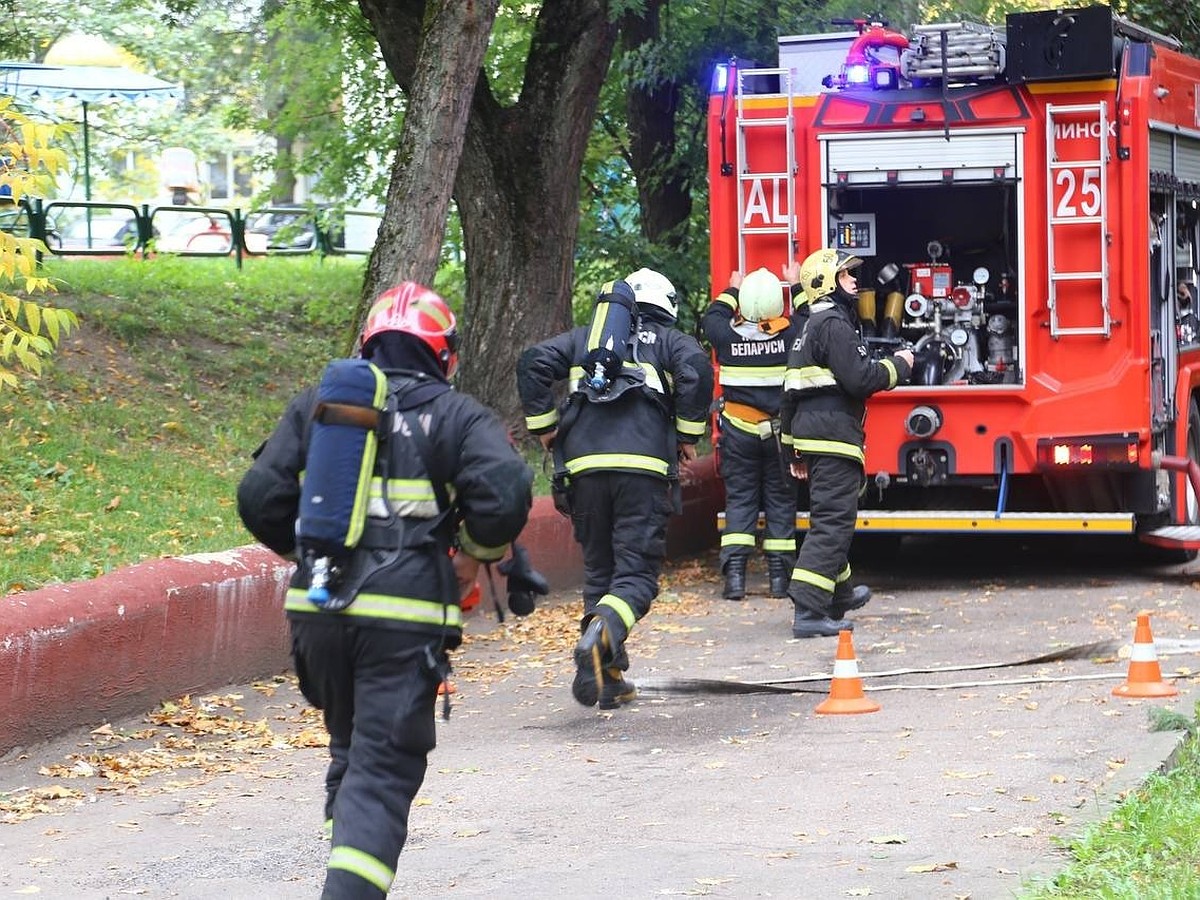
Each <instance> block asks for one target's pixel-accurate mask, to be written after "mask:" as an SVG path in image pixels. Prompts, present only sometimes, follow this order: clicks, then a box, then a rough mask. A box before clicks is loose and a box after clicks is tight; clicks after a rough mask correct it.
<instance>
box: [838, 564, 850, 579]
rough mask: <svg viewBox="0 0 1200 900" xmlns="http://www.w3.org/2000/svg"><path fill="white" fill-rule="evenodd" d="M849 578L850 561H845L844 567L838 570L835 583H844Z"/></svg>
mask: <svg viewBox="0 0 1200 900" xmlns="http://www.w3.org/2000/svg"><path fill="white" fill-rule="evenodd" d="M849 580H850V563H846V568H844V569H842V571H840V572H838V577H837V583H838V584H844V583H845V582H847V581H849Z"/></svg>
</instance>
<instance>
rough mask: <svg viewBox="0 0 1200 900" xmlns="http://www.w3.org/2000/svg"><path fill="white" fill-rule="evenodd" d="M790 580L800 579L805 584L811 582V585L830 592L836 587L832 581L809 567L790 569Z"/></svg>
mask: <svg viewBox="0 0 1200 900" xmlns="http://www.w3.org/2000/svg"><path fill="white" fill-rule="evenodd" d="M792 581H802V582H804V583H805V584H811V585H812V586H813V587H815V588H818V589H819V590H822V591H826V592H827V593H830V594H832V593H833V589H834V588H835V587H836V585H835V584H834V582H832V581H830V580H829V579H828V578H826V577H825V576H824V575H818V574H817V573H816V572H813V571H810V570H809V569H801V568H799V567H797V568H795V569H792Z"/></svg>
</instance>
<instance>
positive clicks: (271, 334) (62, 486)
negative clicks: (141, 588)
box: [0, 257, 363, 594]
mask: <svg viewBox="0 0 1200 900" xmlns="http://www.w3.org/2000/svg"><path fill="white" fill-rule="evenodd" d="M362 267H363V262H362V261H361V260H354V261H351V260H345V259H326V260H325V261H321V260H317V259H312V258H305V257H289V258H272V259H265V260H253V261H250V262H249V263H248V264H247V265H246V267H245V268H244V269H243V270H241V271H239V270H238V269H237V268H236V267H235V266H234V263H233V262H232V261H231V260H225V259H219V260H214V259H169V258H168V259H156V260H150V261H146V260H137V259H122V260H106V261H95V260H71V261H64V260H51V261H49V263H48V268H47V271H48V274H50V275H51V277H53V278H54V279H55V280H56V282H57V285H58V289H59V293H58V295H57V296H54V295H49V296H50V297H51V298H52V302H54V303H55V304H56V305H62V306H67V307H70V308H71V309H73V310H75V311H76V312H77V313H78V315H79V317H80V322H81V326H80V328H79V330H78V331H76V332H74V333H72V334H71V335H69V336H68V337H67V339H66V340H65V341H64V343H63V346H62V347H61V352H60V353H59V354H57V355H56V357H55V358H54V360H53V361H52V362H51V364H50V365H49V366H48V367H47V371H46V373H45V375H44V376H43V377H42V378H41V379H40V380H37V381H31V382H29V383H28V384H26V385H25V386H24V388H23V389H22V390H20V391H7V392H4V393H0V428H2V429H3V444H2V446H3V448H4V452H3V454H0V594H8V593H13V592H16V591H20V590H30V589H33V588H36V587H40V586H43V585H46V584H51V583H54V582H66V581H75V580H80V579H86V578H92V577H95V576H96V575H100V574H102V573H104V572H108V571H110V570H112V569H114V568H117V567H120V566H123V565H128V564H130V563H134V562H138V561H141V560H145V559H148V558H156V557H163V556H175V555H179V554H183V553H194V552H202V551H216V550H225V549H228V548H229V547H233V546H238V545H240V544H244V543H248V542H249V541H250V537H249V535H248V534H247V533H246V532H245V531H244V529H243V528H242V526H241V523H240V521H239V520H238V518H237V513H236V509H235V502H234V490H235V487H236V484H237V481H238V479H239V478H240V477H241V475H242V473H243V472H244V471H245V469H246V468H247V466H248V465H249V461H250V453H251V451H253V450H254V448H255V447H257V446H258V444H259V442H261V441H262V440H263V439H264V438H265V437H266V436H267V435H268V434H269V433H270V430H271V429H272V428H273V427H274V424H275V421H276V420H277V418H278V417H279V414H280V413H281V412H282V410H283V407H284V405H285V404H286V403H287V401H288V399H290V397H291V396H292V395H293V394H294V393H295V392H296V391H297V390H299V389H300V388H301V387H302V386H303V385H304V384H306V383H308V382H310V381H311V380H313V379H314V378H316V377H318V376H319V375H320V372H321V370H322V369H323V368H324V366H325V363H326V362H327V361H328V360H329V359H330V358H331V357H333V356H336V355H338V354H339V353H342V352H344V351H345V347H346V335H347V333H348V331H347V329H348V327H349V319H350V317H351V316H352V314H353V310H354V306H355V303H356V301H357V299H358V292H359V289H360V286H361V282H362V271H363V268H362Z"/></svg>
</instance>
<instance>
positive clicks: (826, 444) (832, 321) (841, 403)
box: [781, 249, 913, 638]
mask: <svg viewBox="0 0 1200 900" xmlns="http://www.w3.org/2000/svg"><path fill="white" fill-rule="evenodd" d="M861 264H862V260H861V259H858V258H857V257H855V256H852V255H850V254H849V253H846V252H844V251H841V250H831V249H826V250H818V251H816V252H815V253H813V254H811V255H809V257H808V258H807V259H805V260H804V263H803V265H802V266H801V267H800V286H801V287H802V288H803V289H804V293H805V294H806V295H807V297H808V301H809V309H810V312H809V319H808V324H807V325H806V326H805V328H804V331H803V333H802V334H801V335H800V337H799V338H798V339H797V340H796V342H795V344H794V345H793V347H792V350H791V352H790V353H789V355H788V361H787V369H786V371H785V372H784V381H783V390H784V396H783V403H782V409H781V416H782V419H783V427H784V429H785V430H786V432H787V438H788V439H787V440H786V443H787V444H789V445H790V446H791V448H792V451H793V452H794V462H793V464H792V465H793V472H794V473H795V474H796V475H797V476H798V477H799V476H801V474H802V472H804V471H806V475H807V478H808V493H809V516H810V519H809V531H808V534H807V535H806V536H805V538H804V541H803V542H802V543H801V545H800V553H799V555H798V557H797V559H796V567H795V568H794V569H793V570H792V578H791V583H790V585H789V587H788V595H789V596H790V597H791V599H792V603H793V604H794V605H795V617H794V619H793V622H792V635H793V637H797V638H807V637H817V636H832V635H836V634H837V633H838V632H839V631H842V630H850V629H852V628H853V627H854V624H853V622H850V621H848V620H847V619H845V618H844V617H845V615H846V613H847V612H849V611H850V610H853V609H859V608H861V607H862V606H864V605H866V603H867V601H868V600H870V599H871V591H870V589H869V588H867V587H866V586H865V585H858V586H856V587H852V586H851V583H850V576H851V572H850V563H849V561H848V560H849V554H850V542H851V540H852V539H853V538H854V523H855V520H856V518H857V515H858V497H859V494H860V493H861V491H862V488H863V485H864V483H865V482H864V478H863V464H864V461H865V456H864V451H863V446H864V440H865V432H864V430H863V423H864V420H865V417H866V399H867V398H868V397H869V396H871V395H872V394H874V393H876V392H878V391H886V390H891V389H892V388H894V387H895V386H896V385H897V384H902V383H904V382H907V381H908V380H909V378H910V376H911V374H912V364H913V356H912V351H911V350H907V349H903V350H898V351H896V353H895V354H893V355H892V356H889V357H887V358H885V359H882V360H874V359H872V358H871V356H870V354H869V352H868V350H867V347H866V345H865V344H864V342H863V338H862V332H861V325H860V323H859V318H858V311H857V307H858V294H857V287H858V283H857V281H856V279H855V276H854V274H853V271H854V269H856V268H857V267H858V266H860V265H861Z"/></svg>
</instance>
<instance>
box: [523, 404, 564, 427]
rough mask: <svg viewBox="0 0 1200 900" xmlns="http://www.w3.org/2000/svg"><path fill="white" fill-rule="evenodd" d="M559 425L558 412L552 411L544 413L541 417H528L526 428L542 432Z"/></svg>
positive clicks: (526, 418)
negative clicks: (544, 429)
mask: <svg viewBox="0 0 1200 900" xmlns="http://www.w3.org/2000/svg"><path fill="white" fill-rule="evenodd" d="M557 424H558V410H557V409H552V410H550V412H547V413H542V414H541V415H540V416H526V417H525V427H526V428H528V429H529V430H530V431H541V430H542V429H543V428H549V427H550V426H551V425H557Z"/></svg>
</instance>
